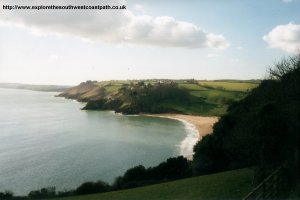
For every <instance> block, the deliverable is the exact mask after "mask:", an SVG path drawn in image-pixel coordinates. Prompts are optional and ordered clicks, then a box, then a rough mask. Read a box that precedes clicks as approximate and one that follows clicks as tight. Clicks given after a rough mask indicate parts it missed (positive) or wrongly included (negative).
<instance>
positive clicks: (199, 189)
mask: <svg viewBox="0 0 300 200" xmlns="http://www.w3.org/2000/svg"><path fill="white" fill-rule="evenodd" d="M252 178H253V170H251V169H239V170H234V171H228V172H221V173H217V174H211V175H205V176H199V177H194V178H188V179H181V180H177V181H173V182H167V183H162V184H156V185H151V186H146V187H140V188H135V189H129V190H121V191H115V192H108V193H102V194H93V195H83V196H73V197H66V198H60V199H59V200H99V199H101V200H147V199H149V200H150V199H151V200H185V199H186V200H196V199H197V200H198V199H211V200H212V199H242V198H243V197H244V196H246V195H247V194H248V193H249V192H250V191H251V182H252Z"/></svg>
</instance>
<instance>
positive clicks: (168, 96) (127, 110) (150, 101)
mask: <svg viewBox="0 0 300 200" xmlns="http://www.w3.org/2000/svg"><path fill="white" fill-rule="evenodd" d="M168 100H172V101H175V102H176V101H178V102H186V101H188V100H189V94H188V93H187V91H185V90H182V89H179V88H178V87H177V84H176V83H173V82H170V83H158V84H155V85H151V84H145V83H144V82H143V81H140V82H138V83H136V84H130V85H128V84H124V85H123V86H122V87H121V88H120V89H119V92H118V94H116V95H115V96H114V98H109V99H100V100H94V101H89V102H88V103H87V105H86V106H85V107H84V108H83V109H85V110H115V111H116V112H120V113H123V114H138V113H164V112H172V110H171V109H170V108H167V107H165V106H163V104H162V102H165V101H168Z"/></svg>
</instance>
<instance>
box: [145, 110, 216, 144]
mask: <svg viewBox="0 0 300 200" xmlns="http://www.w3.org/2000/svg"><path fill="white" fill-rule="evenodd" d="M143 116H148V117H160V118H167V119H174V120H178V121H181V122H185V123H188V124H191V125H193V126H194V127H195V129H196V130H197V131H198V140H201V138H202V137H203V136H205V135H208V134H211V133H212V131H213V125H214V124H215V123H216V122H217V121H219V117H203V116H196V115H184V114H171V113H167V114H145V115H143Z"/></svg>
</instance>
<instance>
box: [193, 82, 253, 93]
mask: <svg viewBox="0 0 300 200" xmlns="http://www.w3.org/2000/svg"><path fill="white" fill-rule="evenodd" d="M198 83H199V85H201V86H203V87H210V88H215V89H221V90H227V91H238V92H246V91H248V90H251V89H253V88H255V87H257V85H258V84H259V81H237V80H236V81H235V80H228V81H226V80H223V81H199V82H198Z"/></svg>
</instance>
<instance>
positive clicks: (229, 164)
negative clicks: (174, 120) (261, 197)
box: [192, 55, 300, 188]
mask: <svg viewBox="0 0 300 200" xmlns="http://www.w3.org/2000/svg"><path fill="white" fill-rule="evenodd" d="M299 86H300V55H298V56H295V57H292V58H289V59H284V60H282V61H281V62H279V63H277V64H276V65H275V66H274V68H272V69H270V75H269V78H268V79H266V80H263V81H262V82H261V84H260V85H259V86H258V87H256V88H255V89H253V90H252V92H251V93H250V94H249V95H248V96H247V97H245V98H244V99H242V100H241V101H238V102H235V103H233V104H231V105H230V107H229V109H228V112H227V113H226V114H225V115H224V116H222V117H221V118H220V120H219V121H218V122H217V123H216V124H215V125H214V128H213V133H212V134H210V135H207V136H205V137H203V138H202V140H201V141H199V142H198V144H197V145H196V146H195V148H194V151H195V154H194V160H193V164H192V165H193V169H194V172H196V173H198V174H207V173H215V172H219V171H224V170H232V169H236V168H241V167H245V166H257V173H256V181H257V182H259V181H261V180H262V179H263V178H264V177H266V176H267V175H268V174H270V172H272V171H273V170H274V169H277V168H278V167H279V166H284V168H286V169H285V170H286V174H285V178H286V182H285V184H286V185H288V188H295V187H297V185H299V147H300V140H299V138H300V137H299V133H300V131H299V130H300V126H299V125H300V106H299V102H300V87H299Z"/></svg>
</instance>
